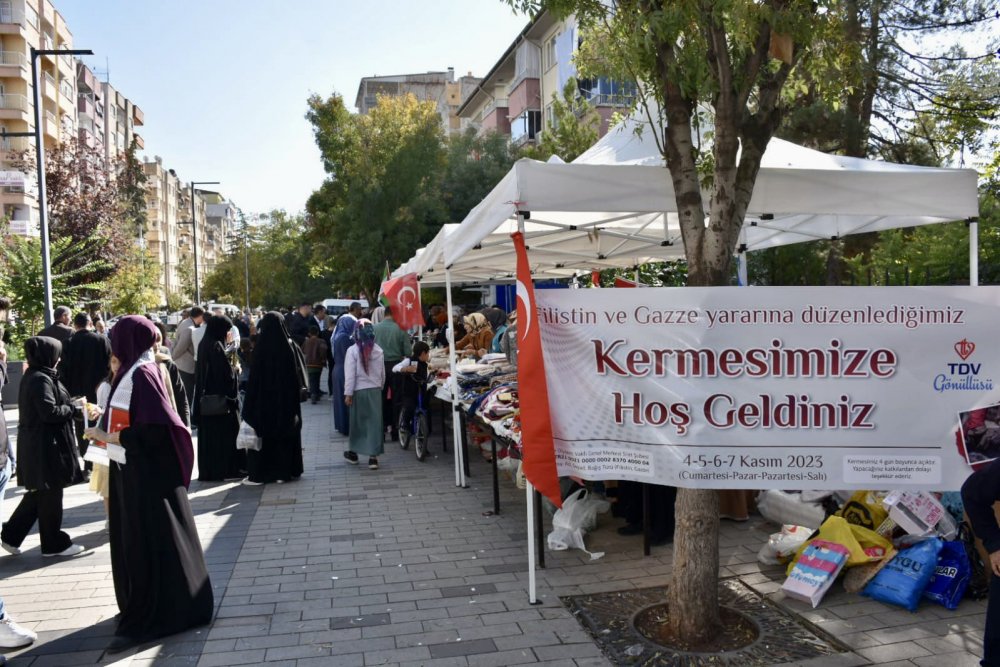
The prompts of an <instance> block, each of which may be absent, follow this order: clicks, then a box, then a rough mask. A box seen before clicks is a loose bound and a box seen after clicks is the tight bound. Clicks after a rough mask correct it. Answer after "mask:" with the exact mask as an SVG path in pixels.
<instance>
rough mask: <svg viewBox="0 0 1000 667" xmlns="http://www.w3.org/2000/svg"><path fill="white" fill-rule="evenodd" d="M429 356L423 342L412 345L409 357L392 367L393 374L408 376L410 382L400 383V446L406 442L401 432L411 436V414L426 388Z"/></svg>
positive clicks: (427, 348) (427, 346)
mask: <svg viewBox="0 0 1000 667" xmlns="http://www.w3.org/2000/svg"><path fill="white" fill-rule="evenodd" d="M430 356H431V348H430V346H429V345H427V343H425V342H423V341H419V340H418V341H417V342H416V343H414V344H413V350H412V352H411V353H410V356H408V357H403V360H402V361H401V362H399V363H398V364H396V365H395V366H393V367H392V372H393V373H400V374H402V375H404V376H405V375H409V376H410V379H411V380H413V381H412V382H401V383H400V385H401V389H402V391H401V394H402V395H401V409H400V411H399V426H400V431H401V433H400V438H399V442H400V444H402V443H404V442H407V439H406V438H404V437H403V434H402V432H403V431H406V432H407V434H408V435H412V434H413V426H412V424H413V414H414V412H415V411H416V409H417V406H418V405H419V404H421V403H422V401H421V400H420V399H421V394H422V393H423V392H424V390H425V388H426V386H427V362H428V360H429V359H430Z"/></svg>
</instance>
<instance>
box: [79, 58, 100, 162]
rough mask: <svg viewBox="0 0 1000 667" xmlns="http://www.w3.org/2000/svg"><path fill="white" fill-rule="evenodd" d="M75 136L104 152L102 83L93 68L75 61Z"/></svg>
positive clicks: (87, 144) (85, 143)
mask: <svg viewBox="0 0 1000 667" xmlns="http://www.w3.org/2000/svg"><path fill="white" fill-rule="evenodd" d="M76 91H77V103H76V113H77V118H76V120H77V138H78V139H79V140H80V143H82V144H84V145H86V146H88V147H90V148H93V149H96V150H98V151H100V152H101V153H102V154H104V153H105V134H104V133H105V131H106V129H105V122H104V117H105V110H106V105H105V101H104V84H103V83H102V82H100V81H99V80H98V79H97V77H96V76H95V75H94V70H92V69H91V68H90V67H88V66H87V65H85V64H84V63H83V62H81V61H79V60H77V61H76Z"/></svg>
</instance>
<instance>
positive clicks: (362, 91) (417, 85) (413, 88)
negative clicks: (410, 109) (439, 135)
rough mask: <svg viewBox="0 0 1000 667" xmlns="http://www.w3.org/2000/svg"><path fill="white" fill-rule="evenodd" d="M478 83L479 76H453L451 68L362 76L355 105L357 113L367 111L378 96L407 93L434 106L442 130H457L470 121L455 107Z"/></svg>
mask: <svg viewBox="0 0 1000 667" xmlns="http://www.w3.org/2000/svg"><path fill="white" fill-rule="evenodd" d="M478 84H479V79H478V78H476V77H474V76H472V72H469V73H468V74H467V75H466V76H462V77H459V78H458V79H455V68H454V67H449V68H448V70H447V71H445V72H425V73H423V74H394V75H389V76H369V77H365V78H363V79H361V83H360V84H359V85H358V95H357V97H356V98H355V101H354V106H355V107H357V109H358V113H361V114H366V113H368V112H369V111H370V110H371V109H372V108H373V107H375V106H376V105H377V104H378V96H379V95H390V96H393V97H401V96H403V95H406V94H408V93H409V94H412V95H414V96H415V97H416V98H417V99H418V100H420V101H422V102H434V103H435V104H436V105H437V109H438V114H439V115H440V116H441V126H442V127H443V128H444V130H445V132H447V133H452V132H459V131H461V130H464V129H465V128H466V127H467V126H468V124H469V123H468V121H464V122H463V120H462V119H461V118H459V116H458V114H457V112H458V108H459V106H461V104H462V100H464V99H465V97H466V96H467V95H469V94H470V93H471V92H472V91H473V90H474V89H475V87H476V86H477V85H478Z"/></svg>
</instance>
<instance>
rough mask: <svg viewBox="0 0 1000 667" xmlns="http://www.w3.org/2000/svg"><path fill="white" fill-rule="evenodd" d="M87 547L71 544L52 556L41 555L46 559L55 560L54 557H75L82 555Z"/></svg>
mask: <svg viewBox="0 0 1000 667" xmlns="http://www.w3.org/2000/svg"><path fill="white" fill-rule="evenodd" d="M86 549H87V547H85V546H83V545H82V544H71V545H69V546H68V547H66V548H65V549H63V550H62V551H60V552H58V553H54V554H47V553H43V554H42V555H43V556H45V557H46V558H55V557H56V556H76V555H77V554H82V553H83V552H84V551H86Z"/></svg>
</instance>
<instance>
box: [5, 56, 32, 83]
mask: <svg viewBox="0 0 1000 667" xmlns="http://www.w3.org/2000/svg"><path fill="white" fill-rule="evenodd" d="M27 71H28V56H26V55H24V53H22V52H21V51H0V77H17V78H20V77H21V76H23V75H24V73H25V72H27Z"/></svg>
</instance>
